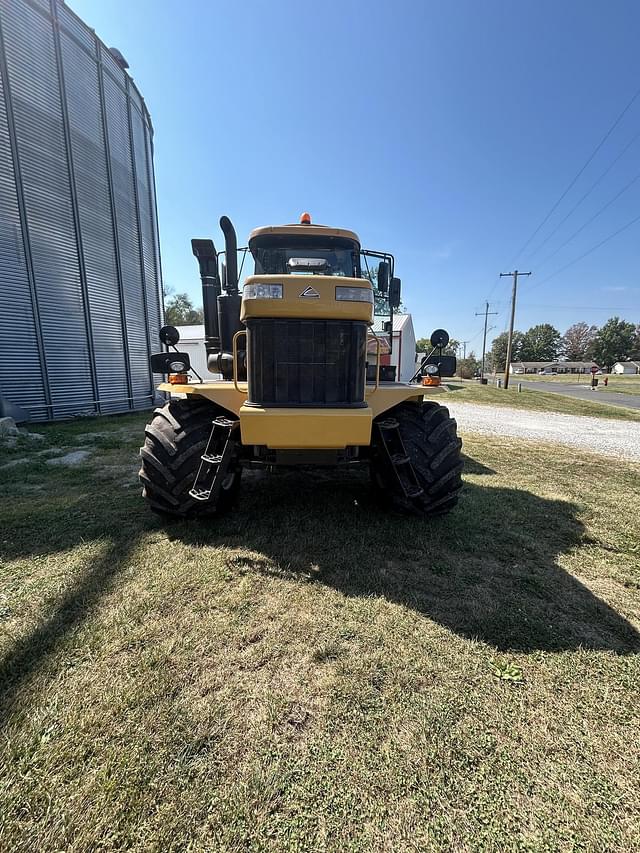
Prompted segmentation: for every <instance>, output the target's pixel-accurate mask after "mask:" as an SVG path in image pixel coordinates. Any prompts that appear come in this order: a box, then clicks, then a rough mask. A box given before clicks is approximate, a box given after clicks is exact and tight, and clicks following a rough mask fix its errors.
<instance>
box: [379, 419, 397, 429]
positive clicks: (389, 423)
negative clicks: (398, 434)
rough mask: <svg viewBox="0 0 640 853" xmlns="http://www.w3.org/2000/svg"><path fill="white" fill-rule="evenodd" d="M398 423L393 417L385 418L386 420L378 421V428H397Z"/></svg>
mask: <svg viewBox="0 0 640 853" xmlns="http://www.w3.org/2000/svg"><path fill="white" fill-rule="evenodd" d="M399 426H400V424H399V423H398V421H397V420H396V419H395V418H387V419H386V421H378V429H384V430H388V429H398V427H399Z"/></svg>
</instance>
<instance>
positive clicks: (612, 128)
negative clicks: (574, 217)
mask: <svg viewBox="0 0 640 853" xmlns="http://www.w3.org/2000/svg"><path fill="white" fill-rule="evenodd" d="M639 96H640V88H639V89H637V90H636V92H635V94H634V95H633V97H632V98H631V100H630V101H629V102H628V103H627V105H626V107H625V108H624V109H623V110H622V112H621V113H620V114H619V115H618V117H617V118H616V120H615V121H614V122H613V124H612V125H611V127H610V128H609V130H608V131H607V132H606V133H605V135H604V136H603V137H602V139H601V140H600V142H599V143H598V144H597V145H596V147H595V148H594V150H593V151H592V152H591V154H590V155H589V157H588V158H587V160H586V161H585V163H584V165H583V166H582V167H581V168H580V169H579V171H578V173H577V174H576V175H575V177H574V178H573V179H572V180H571V181H570V183H569V185H568V186H567V188H566V189H565V190H564V192H563V193H562V194H561V195H560V197H559V198H558V200H557V201H556V202H555V204H553V206H552V207H551V210H550V211H549V212H548V213H547V215H546V216H545V217H544V219H543V220H542V222H541V223H540V224H539V225H538V227H537V228H536V229H535V231H534V232H533V233H532V234H531V236H530V237H529V238H528V239H527V240H526V241H525V242H524V243H523V245H522V246H521V247H520V249H519V250H518V251H517V252H516V254H515V255H514V257H513V259H512V260H511V261H510V263H509V264H508V266H511V265H512V264H513V263H514V261H516V260H517V259H518V258H519V257H520V255H521V254H522V253H523V252H524V250H525V249H526V248H527V246H528V245H529V243H531V241H532V240H533V238H534V237H535V236H536V234H538V233H539V232H540V229H541V228H543V227H544V226H545V225H546V224H547V222H548V221H549V219H550V217H551V216H552V215H553V213H555V211H556V210H557V208H558V206H559V205H560V203H561V202H562V201H563V200H564V199H565V197H566V196H567V194H568V193H569V191H570V190H571V189H573V187H574V186H575V184H576V182H577V181H578V179H579V178H580V177H581V175H582V174H583V172H584V171H585V169H586V168H587V166H589V165H590V163H591V162H592V160H593V159H594V157H595V156H596V154H597V153H598V152H599V151H600V149H601V148H602V146H603V145H604V144H605V142H606V141H607V139H609V137H610V136H611V134H612V133H613V131H614V130H615V129H616V127H617V126H618V125H619V124H620V122H621V121H622V119H623V118H624V116H625V115H626V114H627V112H628V111H629V109H630V108H631V107H632V106H633V104H634V103H635V101H636V99H637V98H638V97H639Z"/></svg>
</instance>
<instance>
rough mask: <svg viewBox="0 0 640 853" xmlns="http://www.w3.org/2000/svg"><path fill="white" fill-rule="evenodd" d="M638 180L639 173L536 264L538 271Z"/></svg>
mask: <svg viewBox="0 0 640 853" xmlns="http://www.w3.org/2000/svg"><path fill="white" fill-rule="evenodd" d="M638 178H640V173H638V174H637V175H636V176H635V177H634V178H631V180H630V181H629V183H628V184H625V185H624V186H623V187H622V189H621V190H620V191H619V192H618V193H616V194H615V195H614V197H613V198H612V199H609V201H608V202H607V203H606V204H605V205H603V206H602V207H601V208H600V209H599V210H598V211H596V213H594V214H593V216H592V217H590V218H589V219H587V221H586V222H585V223H584V224H583V225H581V226H580V228H578V230H577V231H574V232H573V234H572V235H571V236H570V237H567V239H566V240H565V241H564V243H560V245H559V246H558V248H557V249H554V250H553V252H551V254H550V255H547V257H546V258H544V259H543V260H542V261H541V262H540V263H539V264H538V269H540V267H542V266H544V265H545V264H546V263H547V261H550V260H551V258H553V257H555V255H557V254H558V252H559V251H560V249H564V247H565V246H566V245H567V243H570V242H571V241H572V240H573V238H574V237H577V236H578V234H580V233H581V232H582V231H584V229H585V228H586V227H587V225H591V223H592V222H593V221H594V219H597V218H598V216H600V214H601V213H604V211H605V210H606V209H607V208H608V207H610V206H611V205H612V204H613V202H614V201H617V200H618V199H619V198H620V196H621V195H622V194H623V193H626V191H627V190H628V189H629V187H631V186H633V184H635V182H636V181H637V180H638Z"/></svg>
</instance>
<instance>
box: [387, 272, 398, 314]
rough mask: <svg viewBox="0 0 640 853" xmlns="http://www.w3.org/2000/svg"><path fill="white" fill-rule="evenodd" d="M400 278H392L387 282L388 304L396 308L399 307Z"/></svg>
mask: <svg viewBox="0 0 640 853" xmlns="http://www.w3.org/2000/svg"><path fill="white" fill-rule="evenodd" d="M400 302H401V297H400V279H399V278H392V279H391V281H390V283H389V305H390V306H391V307H392V308H393V309H394V311H395V310H396V308H399V307H400Z"/></svg>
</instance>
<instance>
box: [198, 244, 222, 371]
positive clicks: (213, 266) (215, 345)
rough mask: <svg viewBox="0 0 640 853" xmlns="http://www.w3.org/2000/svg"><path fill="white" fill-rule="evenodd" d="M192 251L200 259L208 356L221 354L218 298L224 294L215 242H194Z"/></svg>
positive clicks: (205, 340)
mask: <svg viewBox="0 0 640 853" xmlns="http://www.w3.org/2000/svg"><path fill="white" fill-rule="evenodd" d="M191 249H192V251H193V254H194V255H195V256H196V258H197V259H198V265H199V267H200V280H201V281H202V311H203V314H204V343H205V348H206V351H207V356H209V355H216V356H217V355H218V354H219V352H220V323H219V321H218V297H219V296H220V294H221V292H222V288H221V287H220V277H219V275H218V253H217V252H216V247H215V246H214V245H213V240H192V241H191Z"/></svg>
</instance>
